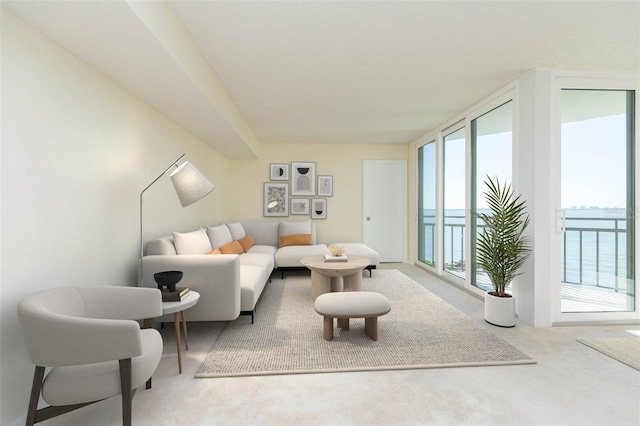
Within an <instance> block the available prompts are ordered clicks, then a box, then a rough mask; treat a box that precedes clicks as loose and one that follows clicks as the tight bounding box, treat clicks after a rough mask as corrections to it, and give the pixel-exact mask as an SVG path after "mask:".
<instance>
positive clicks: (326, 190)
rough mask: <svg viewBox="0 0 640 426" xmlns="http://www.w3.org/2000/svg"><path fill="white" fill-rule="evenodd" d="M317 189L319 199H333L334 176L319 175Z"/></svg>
mask: <svg viewBox="0 0 640 426" xmlns="http://www.w3.org/2000/svg"><path fill="white" fill-rule="evenodd" d="M317 189H318V190H317V193H318V197H333V176H327V175H319V176H318V186H317Z"/></svg>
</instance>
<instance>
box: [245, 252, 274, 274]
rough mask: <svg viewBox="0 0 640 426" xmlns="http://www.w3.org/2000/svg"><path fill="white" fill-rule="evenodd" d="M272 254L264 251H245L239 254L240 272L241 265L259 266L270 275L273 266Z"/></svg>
mask: <svg viewBox="0 0 640 426" xmlns="http://www.w3.org/2000/svg"><path fill="white" fill-rule="evenodd" d="M274 264H275V263H274V260H273V255H269V254H264V253H245V254H243V255H241V256H240V268H241V269H240V273H242V266H244V265H247V266H259V267H261V268H263V269H265V270H266V271H267V274H268V275H271V271H273V267H274Z"/></svg>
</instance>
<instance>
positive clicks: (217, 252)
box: [209, 249, 222, 254]
mask: <svg viewBox="0 0 640 426" xmlns="http://www.w3.org/2000/svg"><path fill="white" fill-rule="evenodd" d="M209 254H222V252H221V251H220V250H218V249H215V250H212V251H211V253H209Z"/></svg>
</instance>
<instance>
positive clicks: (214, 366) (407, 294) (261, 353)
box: [195, 269, 535, 377]
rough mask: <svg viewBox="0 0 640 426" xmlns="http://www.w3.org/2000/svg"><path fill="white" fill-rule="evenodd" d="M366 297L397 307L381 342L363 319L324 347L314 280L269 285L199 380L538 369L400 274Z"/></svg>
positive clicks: (371, 284)
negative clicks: (420, 370) (485, 367)
mask: <svg viewBox="0 0 640 426" xmlns="http://www.w3.org/2000/svg"><path fill="white" fill-rule="evenodd" d="M363 291H375V292H379V293H382V294H384V295H385V296H387V297H388V298H389V300H390V302H391V312H389V313H388V314H386V315H384V316H382V317H380V318H379V319H378V341H376V342H374V341H372V340H370V339H369V338H368V337H367V336H366V334H365V332H364V319H351V322H350V329H349V330H341V329H339V328H335V330H334V339H333V340H332V341H330V342H327V341H325V340H324V339H323V338H322V317H321V316H320V315H318V314H317V313H316V312H315V311H314V309H313V302H312V301H311V279H310V278H309V277H288V278H286V280H273V282H271V283H270V284H268V285H267V287H266V288H265V290H264V292H263V295H262V300H261V301H260V302H259V304H258V309H257V314H256V318H255V324H250V321H249V317H240V318H238V319H237V320H235V321H231V322H229V323H228V325H227V327H226V328H225V330H224V331H223V332H222V334H221V336H220V337H219V339H218V340H217V341H216V342H215V344H214V345H213V347H212V348H211V351H210V352H209V354H208V355H207V357H206V359H205V361H204V362H203V364H202V365H201V366H200V369H199V370H198V372H197V373H196V375H195V377H225V376H253V375H267V374H295V373H322V372H337V371H360V370H390V369H415V368H436V367H462V366H481V365H506V364H532V363H535V361H533V360H532V359H531V358H529V357H528V356H527V355H525V354H523V353H522V352H520V351H519V350H518V349H516V348H515V347H513V346H511V345H510V344H508V343H507V342H505V341H504V340H502V339H501V338H499V337H498V336H496V335H494V334H493V333H491V332H490V331H488V330H486V329H485V328H484V327H483V326H481V325H479V324H477V323H476V322H474V321H473V320H472V319H470V318H469V317H467V316H466V315H464V314H463V313H462V312H460V311H458V310H457V309H455V308H454V307H453V306H451V305H449V304H448V303H446V302H445V301H443V300H442V299H440V298H439V297H437V296H435V295H434V294H432V293H431V292H429V291H427V290H426V289H424V288H423V287H422V286H420V285H419V284H418V283H416V282H415V281H413V280H412V279H410V278H409V277H407V276H406V275H404V274H402V273H401V272H399V271H397V270H384V269H383V270H376V271H374V272H373V277H372V278H368V277H364V278H363Z"/></svg>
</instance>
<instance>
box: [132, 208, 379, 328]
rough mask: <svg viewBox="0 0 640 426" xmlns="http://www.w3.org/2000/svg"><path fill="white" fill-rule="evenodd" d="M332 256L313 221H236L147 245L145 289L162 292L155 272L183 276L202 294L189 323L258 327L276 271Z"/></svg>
mask: <svg viewBox="0 0 640 426" xmlns="http://www.w3.org/2000/svg"><path fill="white" fill-rule="evenodd" d="M241 243H242V244H241ZM243 244H244V246H245V247H243V246H242V245H243ZM245 248H246V249H245ZM218 251H219V252H220V253H221V254H218V253H217V252H218ZM214 252H215V253H214ZM328 252H329V250H328V249H327V246H326V245H325V244H317V243H316V227H315V223H314V222H311V221H303V222H246V223H239V222H236V223H229V224H222V225H218V226H213V227H207V228H206V229H205V228H201V229H198V230H195V231H192V232H189V233H177V232H174V233H173V235H171V236H167V237H164V238H159V239H155V240H152V241H149V242H147V244H146V245H145V250H144V257H143V259H142V265H141V267H142V285H143V286H145V287H157V284H156V282H155V280H154V278H153V275H154V274H155V273H156V272H162V271H171V270H178V271H182V272H183V278H182V281H180V283H178V286H183V287H189V288H190V289H192V290H195V291H197V292H198V293H200V300H199V301H198V304H197V305H195V306H194V307H192V308H190V309H189V311H188V312H187V317H188V320H189V321H228V320H234V319H236V318H237V317H238V316H239V315H240V314H246V315H251V321H252V322H253V316H254V311H255V307H256V304H257V303H258V300H259V298H260V295H261V294H262V290H263V289H264V287H265V285H266V284H267V282H268V281H269V279H270V276H271V273H272V272H273V270H274V269H275V268H278V269H287V268H299V267H302V264H301V263H300V259H302V258H303V257H305V256H310V255H314V254H325V253H328ZM225 253H227V254H225ZM229 253H231V254H229ZM376 265H377V260H376ZM374 266H375V265H374Z"/></svg>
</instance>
